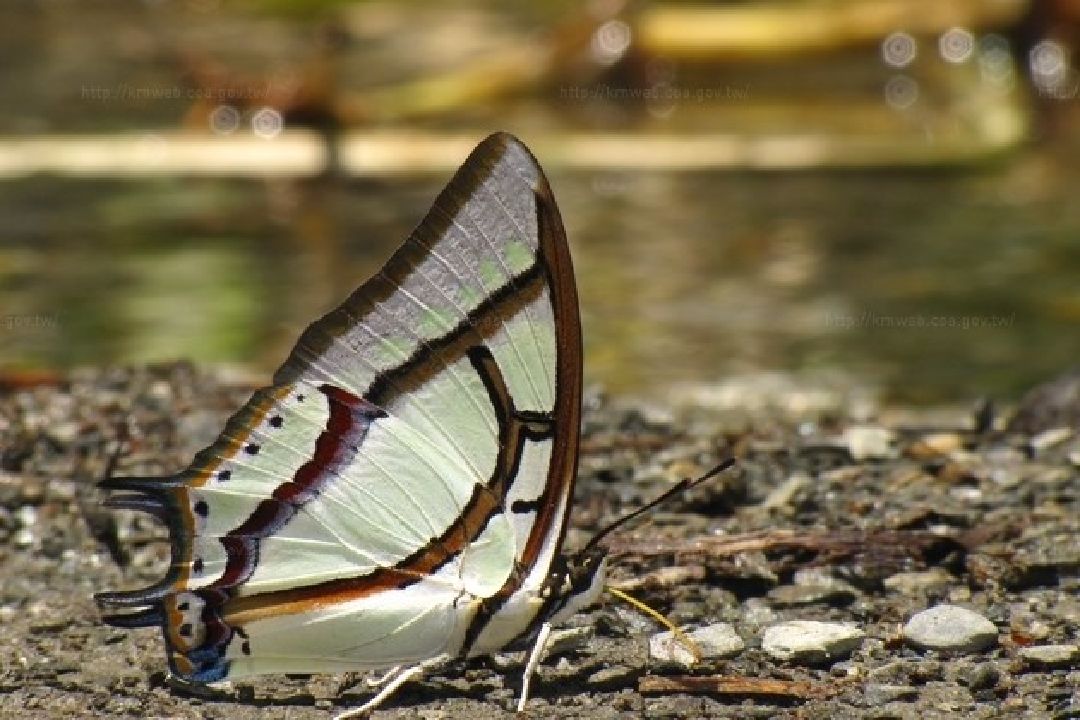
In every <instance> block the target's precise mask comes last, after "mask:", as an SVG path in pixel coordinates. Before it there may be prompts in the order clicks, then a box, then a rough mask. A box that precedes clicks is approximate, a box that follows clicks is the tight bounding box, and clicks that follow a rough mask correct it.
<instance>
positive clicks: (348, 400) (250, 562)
mask: <svg viewBox="0 0 1080 720" xmlns="http://www.w3.org/2000/svg"><path fill="white" fill-rule="evenodd" d="M319 390H320V391H321V392H322V393H323V394H324V395H326V397H327V400H328V404H329V411H330V412H329V415H328V417H327V420H326V429H325V430H323V432H322V433H321V434H320V435H319V437H318V438H317V439H316V440H315V453H314V456H313V457H312V459H311V460H309V461H308V462H306V463H304V464H303V465H301V466H300V467H299V468H298V469H297V470H296V472H295V473H294V474H293V477H292V479H291V480H289V481H287V482H284V483H282V484H281V485H278V486H277V487H276V488H275V489H274V492H273V493H271V496H270V498H269V499H267V500H263V501H262V502H260V503H259V504H258V505H257V506H256V508H255V510H254V511H253V512H252V513H251V515H249V516H248V518H247V520H245V521H244V522H243V523H241V524H240V525H239V526H238V527H236V528H233V529H232V530H230V531H229V532H228V534H227V535H226V536H225V537H222V538H221V544H222V546H224V548H225V552H226V557H227V560H226V562H225V571H224V572H223V573H222V575H221V577H220V578H218V579H217V580H215V581H214V583H213V584H212V585H210V587H212V588H229V587H235V586H237V585H239V584H241V583H243V582H246V581H247V580H248V578H250V577H251V575H252V573H254V572H255V567H256V565H258V562H259V545H260V541H261V540H262V539H264V538H268V537H270V536H271V535H273V534H274V533H277V532H279V531H280V530H281V528H283V527H284V526H285V525H286V524H287V523H288V522H289V521H290V520H292V519H293V518H294V517H295V516H296V514H297V513H298V512H299V511H300V509H301V508H302V507H303V506H304V505H306V504H307V503H309V502H311V501H312V500H314V499H315V498H316V497H318V496H319V493H320V492H321V491H322V489H323V487H325V485H326V483H327V482H328V481H329V480H330V478H332V477H333V476H334V475H336V474H337V473H338V471H339V470H340V469H341V468H344V467H346V466H347V465H348V464H349V463H351V462H352V460H353V458H354V457H355V456H356V453H357V452H359V450H360V446H361V444H363V442H364V438H365V437H366V436H367V433H368V430H369V429H370V428H371V423H372V422H374V421H375V420H376V419H377V418H380V417H385V416H386V413H384V412H383V411H382V410H380V409H379V408H377V407H375V406H374V405H372V404H371V403H369V402H368V401H367V400H364V399H363V398H360V397H357V396H356V395H353V394H352V393H350V392H349V391H347V390H343V389H341V388H339V387H334V386H333V385H322V386H320V387H319Z"/></svg>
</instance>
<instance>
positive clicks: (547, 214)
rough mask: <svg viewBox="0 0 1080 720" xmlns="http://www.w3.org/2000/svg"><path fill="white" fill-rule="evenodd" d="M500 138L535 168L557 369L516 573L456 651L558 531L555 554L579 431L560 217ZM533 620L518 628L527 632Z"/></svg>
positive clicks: (545, 190) (572, 318) (575, 336)
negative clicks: (545, 449)
mask: <svg viewBox="0 0 1080 720" xmlns="http://www.w3.org/2000/svg"><path fill="white" fill-rule="evenodd" d="M496 137H497V138H499V140H500V141H501V142H505V143H514V144H516V145H517V147H518V148H520V150H521V151H522V153H523V154H524V155H525V157H527V158H528V159H529V161H531V162H532V163H533V165H534V166H535V168H536V171H537V176H538V180H537V183H536V187H535V189H534V192H535V194H536V221H537V236H538V239H539V242H538V248H537V255H538V261H539V263H540V265H541V267H542V268H543V269H544V274H545V276H546V279H547V283H548V287H549V288H550V294H551V302H552V306H553V309H554V316H555V343H556V358H557V359H556V372H555V412H554V423H553V428H554V434H555V438H554V445H553V448H552V454H551V464H550V466H549V468H548V477H547V482H546V484H545V486H544V492H543V494H542V495H541V497H540V502H539V507H540V510H539V513H538V515H537V518H536V521H535V523H534V524H533V527H532V531H531V532H530V533H529V538H528V540H527V541H526V543H525V548H524V549H523V551H522V552H521V555H520V556H519V563H520V565H519V568H518V570H519V572H515V573H513V574H512V575H511V576H510V578H509V579H508V580H507V581H506V583H505V584H504V585H503V586H502V587H501V588H500V589H499V591H498V592H497V593H496V594H495V595H494V596H493V597H491V598H489V599H488V600H487V601H485V602H484V604H483V605H482V606H481V608H480V610H479V611H478V612H477V614H476V616H475V617H474V618H473V621H472V622H471V623H470V625H469V628H468V630H467V631H466V633H465V639H464V642H463V644H462V648H461V651H460V654H461V656H462V657H464V656H467V655H469V653H470V651H471V649H472V646H473V644H474V643H475V642H476V640H477V639H478V638H479V636H480V634H481V633H482V632H483V630H484V628H485V627H486V626H487V624H488V622H489V621H490V620H491V619H492V617H494V616H495V615H496V614H497V613H498V611H499V609H500V608H501V607H502V605H503V604H504V603H505V602H506V601H507V600H508V599H509V598H510V597H511V596H512V595H513V594H514V593H515V592H517V591H518V590H519V589H520V588H521V585H522V583H523V582H524V580H525V578H526V577H528V575H529V574H530V573H531V572H532V570H533V569H534V567H535V565H536V563H537V560H538V558H539V555H540V551H541V550H542V549H543V547H544V543H545V541H546V540H547V539H548V537H549V536H550V533H552V532H557V533H558V537H557V539H556V545H555V550H554V553H555V555H556V556H557V555H558V554H559V552H560V551H561V549H562V543H563V539H564V538H565V536H566V528H567V525H568V523H569V518H570V502H571V500H572V499H573V493H574V481H575V479H576V477H577V465H578V441H579V436H580V433H581V425H580V423H581V384H582V380H581V376H582V355H581V319H580V314H579V310H578V298H577V287H576V285H575V282H574V267H573V264H572V262H571V260H570V248H569V245H568V244H567V240H566V231H565V230H564V228H563V223H562V217H561V216H560V214H559V208H558V206H557V205H556V203H555V197H554V195H553V194H552V192H551V186H550V185H549V184H548V181H547V178H546V177H545V176H544V173H543V170H541V169H540V165H539V163H538V162H537V161H536V158H535V157H533V155H532V153H531V152H529V150H528V148H526V147H525V146H524V145H523V144H522V143H521V142H520V141H518V140H517V139H516V138H514V137H512V136H510V135H505V134H504V135H499V136H493V138H496ZM564 497H565V498H566V504H565V505H564V506H563V507H564V510H563V514H562V517H557V514H558V512H559V506H560V505H561V504H562V503H561V500H562V499H563V498H564ZM532 625H533V623H530V624H529V625H528V626H527V627H524V628H523V634H527V633H528V632H529V631H530V630H531V628H532Z"/></svg>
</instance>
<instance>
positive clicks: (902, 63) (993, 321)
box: [0, 0, 1080, 402]
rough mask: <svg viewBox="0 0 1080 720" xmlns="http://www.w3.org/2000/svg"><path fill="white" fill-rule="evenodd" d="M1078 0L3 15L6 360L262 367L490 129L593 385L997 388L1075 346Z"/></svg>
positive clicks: (26, 368)
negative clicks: (550, 228)
mask: <svg viewBox="0 0 1080 720" xmlns="http://www.w3.org/2000/svg"><path fill="white" fill-rule="evenodd" d="M1077 5H1078V3H1075V2H1069V1H1068V0H1060V1H1058V2H1046V3H1043V4H1032V3H1028V2H1006V1H1003V0H986V1H985V2H979V1H977V0H969V1H967V2H957V3H927V2H925V1H923V0H886V1H884V2H872V3H868V2H865V1H864V2H859V1H858V0H851V1H850V2H842V1H841V0H836V1H835V2H829V3H822V2H813V1H810V0H807V1H806V2H801V3H790V2H789V3H783V4H777V3H766V2H743V3H735V4H712V5H707V6H696V5H686V4H674V3H636V4H629V5H623V4H621V3H618V2H595V1H594V2H591V3H586V4H581V3H569V2H547V3H538V4H532V5H528V6H525V5H524V4H518V3H510V2H456V1H452V2H440V3H432V2H414V3H393V2H327V1H325V0H324V1H323V2H301V1H299V0H298V1H296V2H289V1H288V0H274V1H273V2H269V1H266V2H256V1H255V0H252V1H250V2H225V1H224V0H221V1H215V0H141V1H136V0H125V1H123V2H115V1H110V2H104V1H103V0H99V1H94V0H80V1H78V2H76V1H75V0H26V1H25V2H19V3H12V4H9V5H8V6H7V7H5V22H4V23H3V25H2V26H0V98H2V99H3V100H2V106H3V108H4V111H3V112H2V113H0V374H3V375H4V377H6V378H8V380H10V381H14V382H18V381H20V379H25V378H32V377H36V376H37V375H38V374H41V373H49V372H53V371H59V372H62V371H64V370H66V369H69V368H72V367H77V366H80V365H103V364H109V363H133V362H157V361H166V360H171V359H177V358H189V359H192V360H195V361H198V362H210V363H227V364H232V365H239V366H242V367H245V368H250V369H252V370H253V371H254V372H255V373H265V374H267V375H268V374H269V373H270V372H272V370H273V369H274V368H275V367H276V365H277V364H278V363H279V362H280V361H281V360H282V359H283V358H284V355H285V354H286V353H287V351H288V349H289V347H290V346H291V343H292V342H293V341H294V339H295V338H296V336H297V335H298V334H299V332H300V331H301V330H302V329H303V327H304V326H305V325H306V324H307V323H308V322H310V321H311V320H313V319H314V318H315V317H317V316H318V315H320V314H321V313H323V312H325V311H327V310H328V309H330V308H331V307H333V306H334V305H335V304H336V303H337V302H339V301H340V300H341V299H343V298H344V297H345V296H346V295H347V294H348V293H349V292H350V291H351V290H352V289H353V288H354V287H355V286H356V285H357V284H359V283H360V282H361V281H362V280H363V279H365V278H366V277H367V276H368V275H369V274H371V273H372V272H374V271H375V270H376V269H377V268H378V267H379V266H380V264H381V263H382V262H383V261H384V260H385V258H386V257H387V256H388V255H389V253H390V252H392V251H393V249H394V248H395V247H396V246H397V245H398V244H399V243H400V242H401V241H402V239H403V238H404V237H405V236H406V235H407V233H408V232H409V230H410V229H411V228H412V226H413V225H414V224H415V223H416V222H418V221H419V219H420V218H421V217H422V216H423V214H424V213H425V212H426V211H427V209H428V207H429V205H430V203H431V201H432V199H433V197H434V195H435V194H436V193H437V191H438V190H439V189H440V188H441V187H442V185H443V184H444V182H445V181H446V180H447V179H448V177H449V175H450V173H451V172H452V169H453V168H454V167H455V166H456V164H457V163H458V162H460V161H461V160H462V159H464V156H465V155H466V154H467V152H468V150H469V148H470V147H471V146H472V145H473V144H475V142H478V141H479V140H480V139H482V138H483V137H484V136H485V135H487V134H488V133H490V132H493V131H496V130H508V131H511V132H514V133H515V134H518V135H519V136H520V137H521V138H522V139H523V140H524V141H525V142H526V143H527V144H529V145H530V146H531V147H533V150H534V152H536V154H537V155H538V157H539V158H540V160H541V162H542V163H543V164H544V165H545V168H546V170H547V173H548V175H549V178H550V180H551V182H552V185H553V187H554V189H555V194H556V197H557V199H558V201H559V203H560V207H561V209H562V214H563V219H564V222H565V224H566V226H567V231H568V235H569V237H570V240H571V245H572V250H573V254H574V260H575V264H576V269H577V274H578V284H579V288H580V296H581V304H582V316H583V323H584V332H585V348H586V374H587V379H588V380H589V381H592V382H598V383H602V384H603V385H604V386H606V387H607V388H609V389H611V390H612V391H616V392H629V393H634V394H640V395H647V396H648V395H652V396H661V397H662V396H665V395H667V394H668V393H670V392H671V391H672V388H674V387H677V386H681V385H685V384H686V383H702V384H708V383H711V382H716V381H720V380H722V379H724V378H728V377H732V376H738V375H741V374H745V373H756V372H762V371H773V370H776V371H784V372H793V373H810V374H814V373H826V374H828V373H831V374H833V375H837V376H839V377H841V378H845V379H850V382H852V383H869V384H871V385H874V386H877V387H880V388H882V389H883V390H884V393H885V394H886V396H888V397H890V398H894V399H899V400H904V401H916V402H930V401H949V400H957V399H963V398H971V397H977V396H982V395H990V396H998V397H1015V396H1016V394H1017V393H1019V392H1020V391H1021V390H1022V389H1024V388H1026V387H1028V386H1029V385H1031V384H1033V383H1034V382H1036V381H1039V380H1041V379H1043V378H1045V377H1046V376H1048V375H1051V374H1054V373H1056V372H1059V371H1061V370H1062V369H1064V368H1066V367H1069V366H1070V365H1072V364H1074V363H1076V362H1077V360H1078V358H1080V332H1078V331H1077V329H1078V321H1080V242H1078V241H1080V192H1078V190H1077V188H1080V141H1078V138H1077V133H1075V132H1074V131H1073V128H1074V126H1075V125H1076V123H1077V121H1078V120H1080V112H1078V106H1080V103H1078V102H1077V99H1078V98H1080V89H1078V88H1080V75H1078V74H1077V73H1076V71H1075V68H1074V66H1073V63H1074V59H1075V55H1076V51H1075V41H1076V39H1077V38H1078V37H1080V24H1078V23H1080V21H1078V18H1080V11H1078V9H1077ZM940 6H946V7H948V8H950V9H949V10H948V11H944V10H941V9H940ZM874 8H876V10H875V9H874ZM933 8H939V9H937V10H934V9H933ZM724 13H727V14H724ZM822 28H825V29H824V30H822Z"/></svg>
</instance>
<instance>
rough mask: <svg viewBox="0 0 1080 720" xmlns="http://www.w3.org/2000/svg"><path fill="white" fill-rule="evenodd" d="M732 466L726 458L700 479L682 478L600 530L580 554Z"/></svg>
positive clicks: (733, 460) (732, 463)
mask: <svg viewBox="0 0 1080 720" xmlns="http://www.w3.org/2000/svg"><path fill="white" fill-rule="evenodd" d="M734 464H735V458H728V459H726V460H724V461H723V462H722V463H720V464H719V465H717V466H716V467H714V468H713V469H712V470H710V471H709V472H707V473H705V474H704V475H701V476H700V477H696V478H683V479H682V480H680V481H679V482H677V483H675V484H674V485H673V486H671V487H670V488H668V489H667V490H666V491H664V492H663V493H661V495H660V496H659V497H657V498H655V499H653V500H651V501H650V502H647V503H645V504H644V505H642V506H641V507H639V508H638V509H637V510H634V511H633V512H631V513H628V514H626V515H623V516H622V517H621V518H619V519H618V520H616V521H615V522H613V523H611V524H610V525H608V526H607V527H605V528H603V529H601V530H600V531H599V532H598V533H596V534H595V535H593V536H592V539H591V540H589V542H588V543H586V544H585V547H584V548H583V549H582V552H587V551H589V550H591V549H592V548H594V547H596V546H597V545H598V544H599V543H600V541H601V540H603V539H604V538H605V537H607V536H608V535H610V534H611V533H612V531H614V530H617V529H618V528H620V527H622V526H623V525H625V524H626V523H628V522H630V521H631V520H633V519H634V518H636V517H638V516H639V515H643V514H645V513H647V512H649V511H650V510H652V509H653V508H655V507H657V506H658V505H663V504H664V503H666V502H667V501H668V500H670V499H671V498H673V497H675V496H676V495H678V494H679V493H681V492H682V491H684V490H689V489H690V488H693V487H697V486H698V485H700V484H701V483H703V482H705V481H706V480H710V479H712V478H714V477H716V476H717V475H719V474H720V473H722V472H724V471H725V470H727V469H728V468H730V467H731V466H732V465H734Z"/></svg>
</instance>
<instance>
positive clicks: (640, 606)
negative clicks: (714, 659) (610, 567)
mask: <svg viewBox="0 0 1080 720" xmlns="http://www.w3.org/2000/svg"><path fill="white" fill-rule="evenodd" d="M604 589H605V590H607V591H608V592H609V593H611V594H612V595H614V596H615V597H617V598H619V599H620V600H622V601H623V602H624V603H627V604H628V605H630V606H632V607H634V608H636V609H637V610H638V611H639V612H642V613H645V614H646V615H648V616H649V617H651V618H652V619H653V620H655V621H656V622H658V623H660V624H661V625H663V626H664V627H666V628H667V629H668V630H670V631H671V634H672V635H673V636H674V637H675V638H676V639H678V641H679V642H681V643H682V644H683V647H685V648H686V649H687V650H689V651H690V655H691V656H693V658H694V662H695V663H699V662H701V648H700V647H698V644H697V643H696V642H694V641H693V640H692V639H691V638H690V636H689V635H687V634H686V633H684V632H683V631H682V630H681V629H680V628H679V626H678V625H676V624H675V623H673V622H671V621H670V620H668V619H667V617H665V616H664V614H663V613H661V612H660V611H659V610H655V609H653V608H652V607H650V606H648V605H646V604H645V603H643V602H642V601H640V600H638V599H637V598H636V597H634V596H632V595H629V594H627V593H625V592H623V591H622V590H620V589H618V588H616V587H612V586H610V585H607V586H605V587H604Z"/></svg>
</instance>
